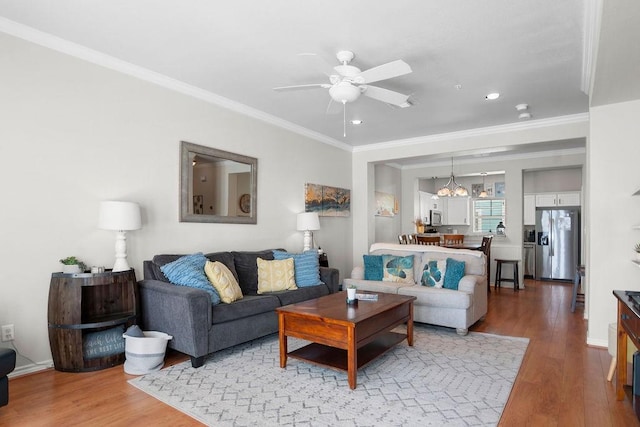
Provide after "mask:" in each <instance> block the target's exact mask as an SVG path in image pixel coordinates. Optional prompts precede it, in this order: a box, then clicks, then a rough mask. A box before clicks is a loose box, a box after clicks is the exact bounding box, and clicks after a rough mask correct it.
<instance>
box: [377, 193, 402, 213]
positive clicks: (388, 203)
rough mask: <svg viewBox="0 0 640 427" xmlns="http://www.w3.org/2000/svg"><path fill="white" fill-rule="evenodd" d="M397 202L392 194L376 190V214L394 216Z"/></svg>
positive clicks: (396, 211)
mask: <svg viewBox="0 0 640 427" xmlns="http://www.w3.org/2000/svg"><path fill="white" fill-rule="evenodd" d="M397 213H398V202H397V201H396V197H395V196H394V195H393V194H389V193H383V192H381V191H376V213H375V215H376V216H395V215H396V214H397Z"/></svg>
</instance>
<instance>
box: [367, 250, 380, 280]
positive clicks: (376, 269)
mask: <svg viewBox="0 0 640 427" xmlns="http://www.w3.org/2000/svg"><path fill="white" fill-rule="evenodd" d="M362 258H363V260H364V280H382V255H363V256H362Z"/></svg>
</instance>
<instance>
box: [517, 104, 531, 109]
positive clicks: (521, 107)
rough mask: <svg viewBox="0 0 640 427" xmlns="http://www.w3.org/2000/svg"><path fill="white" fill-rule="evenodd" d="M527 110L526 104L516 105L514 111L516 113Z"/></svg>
mask: <svg viewBox="0 0 640 427" xmlns="http://www.w3.org/2000/svg"><path fill="white" fill-rule="evenodd" d="M528 108H529V105H527V104H518V105H516V110H518V111H526V110H527V109H528Z"/></svg>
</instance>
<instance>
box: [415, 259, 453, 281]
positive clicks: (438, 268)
mask: <svg viewBox="0 0 640 427" xmlns="http://www.w3.org/2000/svg"><path fill="white" fill-rule="evenodd" d="M446 268H447V262H446V261H445V260H437V259H431V260H428V261H427V262H425V264H424V266H423V267H422V277H421V278H420V284H421V285H422V286H433V287H434V288H442V287H443V284H444V278H445V274H446Z"/></svg>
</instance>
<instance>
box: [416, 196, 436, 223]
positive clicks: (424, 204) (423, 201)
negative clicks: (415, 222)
mask: <svg viewBox="0 0 640 427" xmlns="http://www.w3.org/2000/svg"><path fill="white" fill-rule="evenodd" d="M418 195H419V197H420V218H421V219H422V220H423V221H425V218H427V221H426V222H427V224H428V223H429V220H428V218H429V211H430V210H431V209H433V207H432V203H431V202H433V200H432V199H431V196H432V194H431V193H427V192H426V191H418Z"/></svg>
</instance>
